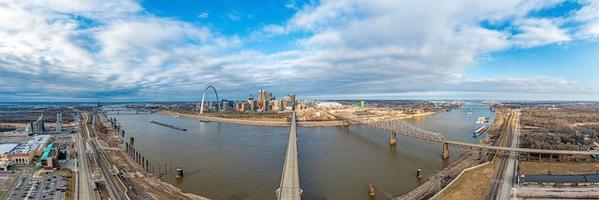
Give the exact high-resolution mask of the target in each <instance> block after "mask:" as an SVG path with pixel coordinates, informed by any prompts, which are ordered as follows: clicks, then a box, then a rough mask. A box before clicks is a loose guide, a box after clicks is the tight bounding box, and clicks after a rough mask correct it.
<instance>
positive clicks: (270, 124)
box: [158, 111, 346, 127]
mask: <svg viewBox="0 0 599 200" xmlns="http://www.w3.org/2000/svg"><path fill="white" fill-rule="evenodd" d="M158 113H161V114H167V115H175V116H181V117H186V118H191V119H197V120H203V121H210V122H222V123H230V124H241V125H250V126H268V127H288V126H289V124H290V123H289V122H287V121H265V120H244V119H231V118H223V117H211V116H201V115H195V114H185V113H179V112H174V111H159V112H158ZM297 125H298V126H300V127H334V126H345V125H346V124H345V122H344V121H342V120H332V121H298V122H297Z"/></svg>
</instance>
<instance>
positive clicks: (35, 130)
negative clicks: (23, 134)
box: [27, 114, 45, 134]
mask: <svg viewBox="0 0 599 200" xmlns="http://www.w3.org/2000/svg"><path fill="white" fill-rule="evenodd" d="M27 129H28V131H29V132H30V133H32V134H40V133H44V131H45V128H44V114H42V115H40V117H39V118H37V120H35V122H33V123H29V126H28V127H27Z"/></svg>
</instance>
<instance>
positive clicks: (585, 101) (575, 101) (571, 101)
mask: <svg viewBox="0 0 599 200" xmlns="http://www.w3.org/2000/svg"><path fill="white" fill-rule="evenodd" d="M221 100H222V99H221ZM226 100H232V101H246V100H247V99H226ZM298 100H300V101H301V100H308V101H323V102H332V101H360V100H364V101H467V102H472V101H496V102H548V103H551V102H559V103H599V100H496V99H298ZM200 101H201V100H189V101H151V100H150V101H100V104H102V103H109V104H118V103H199V102H200ZM206 102H214V100H206ZM19 103H35V104H37V103H52V104H54V103H56V104H69V103H76V104H97V103H98V101H20V102H19V101H0V105H3V104H19Z"/></svg>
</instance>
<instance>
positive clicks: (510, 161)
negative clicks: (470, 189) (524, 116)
mask: <svg viewBox="0 0 599 200" xmlns="http://www.w3.org/2000/svg"><path fill="white" fill-rule="evenodd" d="M512 120H514V121H515V125H514V126H513V127H512V126H510V129H512V128H513V130H512V131H511V133H512V140H511V141H510V147H518V146H519V145H520V111H519V110H516V111H515V119H512ZM517 165H518V154H517V153H515V152H511V153H510V155H508V156H507V160H506V163H505V165H504V166H503V167H504V169H503V170H502V171H503V178H502V179H503V180H502V181H501V183H500V184H501V185H500V188H499V193H498V195H497V199H511V198H512V188H513V187H514V182H515V181H516V180H517V178H516V177H515V176H516V175H517V173H516V169H517V167H516V166H517Z"/></svg>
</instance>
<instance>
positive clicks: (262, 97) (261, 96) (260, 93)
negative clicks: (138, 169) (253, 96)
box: [257, 90, 266, 109]
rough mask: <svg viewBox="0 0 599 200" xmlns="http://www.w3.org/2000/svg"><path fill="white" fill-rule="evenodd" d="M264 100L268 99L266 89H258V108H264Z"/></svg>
mask: <svg viewBox="0 0 599 200" xmlns="http://www.w3.org/2000/svg"><path fill="white" fill-rule="evenodd" d="M264 100H266V91H265V90H258V105H257V106H258V109H262V108H263V105H264Z"/></svg>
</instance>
